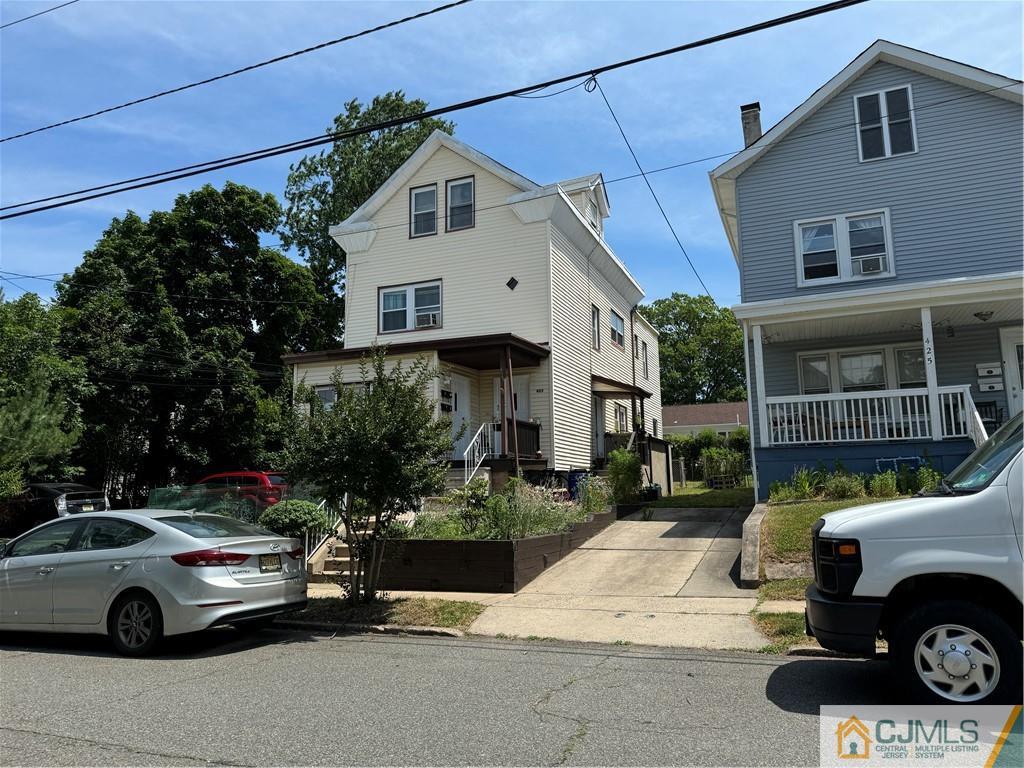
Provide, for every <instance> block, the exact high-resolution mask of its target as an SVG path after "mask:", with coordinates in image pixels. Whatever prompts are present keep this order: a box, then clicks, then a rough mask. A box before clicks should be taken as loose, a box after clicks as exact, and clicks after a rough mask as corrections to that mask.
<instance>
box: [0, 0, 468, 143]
mask: <svg viewBox="0 0 1024 768" xmlns="http://www.w3.org/2000/svg"><path fill="white" fill-rule="evenodd" d="M73 2H78V0H73ZM470 2H472V0H457V1H456V2H452V3H448V4H446V5H439V6H437V7H436V8H431V9H430V10H429V11H422V12H420V13H416V14H413V15H412V16H406V17H405V18H402V19H396V20H394V21H389V22H387V23H386V24H378V25H377V26H376V27H371V28H370V29H364V30H362V31H361V32H354V33H352V34H350V35H345V36H344V37H338V38H335V39H334V40H328V41H327V42H324V43H319V44H317V45H312V46H310V47H309V48H303V49H302V50H299V51H292V52H291V53H285V54H282V55H281V56H275V57H274V58H272V59H267V60H266V61H261V62H258V63H256V64H250V65H248V66H245V67H240V68H238V69H234V70H231V71H230V72H225V73H223V74H220V75H215V76H213V77H207V78H205V79H203V80H197V81H196V82H194V83H187V84H186V85H179V86H178V87H177V88H168V89H167V90H166V91H160V92H159V93H154V94H152V95H150V96H143V97H142V98H140V99H132V100H131V101H126V102H124V103H123V104H116V105H114V106H112V107H105V108H104V109H98V110H96V111H95V112H89V113H88V114H85V115H79V116H78V117H71V118H68V119H67V120H61V121H59V122H56V123H51V124H50V125H44V126H42V127H40V128H33V129H32V130H30V131H22V132H21V133H15V134H13V135H11V136H5V137H3V138H2V139H0V143H2V142H5V141H12V140H14V139H21V138H24V137H25V136H31V135H33V134H36V133H42V132H43V131H49V130H50V129H52V128H59V127H61V126H64V125H70V124H72V123H77V122H81V121H82V120H88V119H90V118H93V117H99V116H100V115H106V114H108V113H110V112H116V111H117V110H119V109H125V108H127V107H133V106H135V105H136V104H142V103H144V102H147V101H153V100H154V99H159V98H161V97H162V96H169V95H171V94H172V93H181V92H182V91H187V90H189V89H190V88H198V87H199V86H201V85H208V84H210V83H215V82H217V81H218V80H225V79H227V78H229V77H234V76H235V75H241V74H243V73H245V72H252V71H253V70H254V69H259V68H261V67H266V66H269V65H270V64H277V63H278V62H281V61H286V60H287V59H293V58H295V57H296V56H302V55H304V54H307V53H312V52H313V51H319V50H321V49H323V48H329V47H330V46H332V45H338V44H339V43H345V42H348V41H349V40H355V39H356V38H359V37H366V36H367V35H372V34H373V33H375V32H380V31H382V30H385V29H390V28H391V27H397V26H399V25H401V24H406V23H408V22H410V21H416V20H417V19H422V18H424V17H426V16H432V15H434V14H435V13H441V12H442V11H447V10H449V9H451V8H455V7H457V6H460V5H465V4H466V3H470ZM66 5H70V3H66ZM58 7H63V6H58ZM44 13H45V11H44ZM28 18H31V17H28ZM12 23H13V24H16V23H17V22H12Z"/></svg>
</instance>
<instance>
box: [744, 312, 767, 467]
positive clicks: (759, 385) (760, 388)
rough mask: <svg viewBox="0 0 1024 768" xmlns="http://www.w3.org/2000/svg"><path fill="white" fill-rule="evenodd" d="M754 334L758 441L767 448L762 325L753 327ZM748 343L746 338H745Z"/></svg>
mask: <svg viewBox="0 0 1024 768" xmlns="http://www.w3.org/2000/svg"><path fill="white" fill-rule="evenodd" d="M750 330H751V332H752V333H753V335H754V386H755V390H756V392H757V425H758V430H757V431H758V443H759V444H760V446H761V447H762V448H767V447H768V445H769V443H768V406H767V405H766V404H765V402H764V398H765V395H764V350H763V349H762V346H763V342H762V338H761V326H760V325H755V326H752V327H751V329H750ZM743 343H744V344H746V343H747V340H746V338H744V339H743Z"/></svg>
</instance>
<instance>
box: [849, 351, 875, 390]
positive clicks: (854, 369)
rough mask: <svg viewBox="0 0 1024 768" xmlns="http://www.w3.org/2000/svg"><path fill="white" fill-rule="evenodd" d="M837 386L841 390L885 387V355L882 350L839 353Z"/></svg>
mask: <svg viewBox="0 0 1024 768" xmlns="http://www.w3.org/2000/svg"><path fill="white" fill-rule="evenodd" d="M839 386H840V387H841V388H842V391H843V392H870V391H873V390H878V389H885V357H884V355H883V353H882V351H881V350H873V351H871V352H853V353H850V354H845V355H839Z"/></svg>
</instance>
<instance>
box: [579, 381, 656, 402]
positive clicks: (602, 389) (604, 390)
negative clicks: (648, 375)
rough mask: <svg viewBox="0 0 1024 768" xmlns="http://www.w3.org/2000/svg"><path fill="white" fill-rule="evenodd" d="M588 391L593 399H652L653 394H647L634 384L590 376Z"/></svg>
mask: <svg viewBox="0 0 1024 768" xmlns="http://www.w3.org/2000/svg"><path fill="white" fill-rule="evenodd" d="M590 385H591V386H590V389H591V391H592V392H593V394H594V396H595V397H631V396H634V397H641V398H645V397H653V396H654V395H653V393H651V392H648V391H647V390H646V389H644V388H642V387H638V386H636V385H635V384H627V383H626V382H624V381H616V380H615V379H608V378H605V377H604V376H591V377H590Z"/></svg>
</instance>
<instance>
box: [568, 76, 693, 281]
mask: <svg viewBox="0 0 1024 768" xmlns="http://www.w3.org/2000/svg"><path fill="white" fill-rule="evenodd" d="M593 82H594V85H595V86H596V87H597V92H598V93H600V94H601V98H602V99H604V104H605V106H606V107H608V112H609V113H610V114H611V116H612V120H614V121H615V125H616V126H617V127H618V129H619V133H620V134H622V140H623V141H624V142H626V149H628V150H629V154H630V155H632V156H633V162H634V163H636V169H637V170H638V171H640V175H641V176H643V179H644V183H645V184H646V185H647V189H649V190H650V192H651V197H653V198H654V202H655V203H656V204H657V206H658V210H659V211H661V218H663V219H664V220H665V223H666V224H668V228H669V231H670V232H671V233H672V237H674V238H675V239H676V245H678V246H679V250H680V251H682V252H683V256H684V257H685V258H686V263H687V264H689V265H690V269H692V270H693V274H694V276H695V277H696V278H697V282H698V283H700V287H701V288H703V289H704V293H706V294H707V295H708V296H710V295H711V291H709V290H708V287H707V286H706V285H704V280H703V278H701V276H700V272H698V271H697V267H695V266H694V264H693V261H692V259H690V254H688V253H687V252H686V248H685V247H683V241H682V240H680V239H679V235H678V234H676V228H675V227H673V226H672V221H671V220H670V219H669V217H668V214H667V213H665V208H664V206H662V204H661V200H659V199H658V193H657V192H655V191H654V187H653V186H651V180H650V179H648V178H647V174H646V173H645V172H644V168H643V166H642V165H640V158H638V157H637V156H636V152H634V151H633V145H632V144H630V143H629V139H628V138H627V137H626V132H625V131H624V130H623V129H622V123H620V122H619V118H618V117H617V116H616V114H615V110H614V109H612V105H611V102H609V101H608V97H607V96H605V93H604V88H602V87H601V82H600V81H599V80H598V79H597V78H596V77H595V78H593ZM587 87H588V89H589V85H588V86H587Z"/></svg>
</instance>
